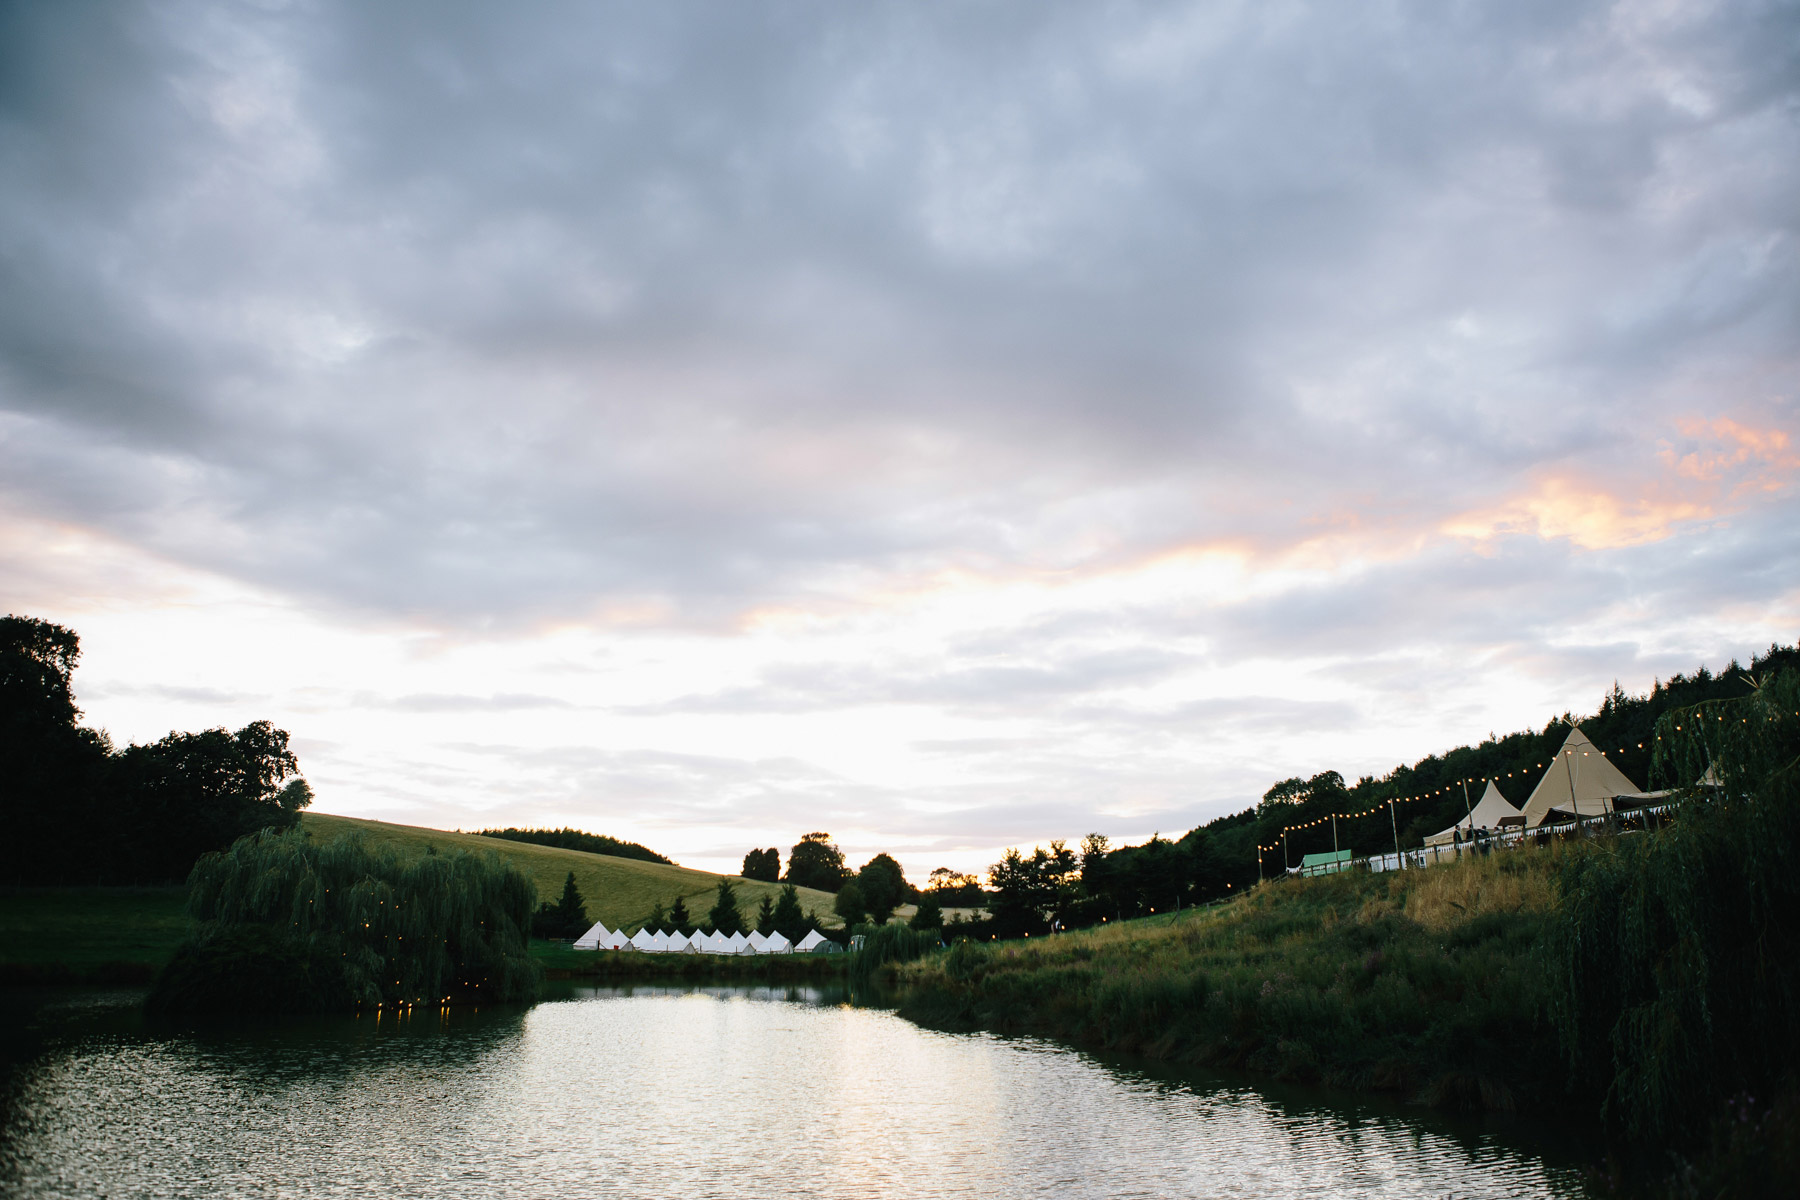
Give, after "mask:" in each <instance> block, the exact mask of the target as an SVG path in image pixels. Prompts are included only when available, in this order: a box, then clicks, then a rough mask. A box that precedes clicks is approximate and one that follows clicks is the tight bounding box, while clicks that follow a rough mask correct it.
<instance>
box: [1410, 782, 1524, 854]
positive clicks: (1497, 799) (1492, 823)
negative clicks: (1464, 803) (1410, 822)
mask: <svg viewBox="0 0 1800 1200" xmlns="http://www.w3.org/2000/svg"><path fill="white" fill-rule="evenodd" d="M1502 822H1505V823H1506V824H1509V825H1523V824H1524V823H1525V814H1524V813H1522V812H1520V811H1519V810H1518V809H1516V808H1514V807H1513V806H1512V805H1511V804H1510V803H1508V802H1507V799H1506V797H1505V796H1502V795H1501V794H1500V789H1499V788H1497V787H1495V786H1494V781H1493V780H1491V779H1490V780H1488V785H1487V791H1485V792H1483V793H1481V801H1480V802H1479V803H1478V804H1476V805H1475V808H1474V809H1473V810H1472V811H1471V812H1468V813H1465V814H1464V815H1463V819H1462V820H1460V821H1458V822H1457V823H1456V824H1454V825H1452V826H1451V827H1450V828H1448V829H1446V830H1444V831H1443V832H1442V833H1434V834H1432V835H1431V836H1430V837H1428V838H1426V839H1425V844H1426V845H1427V846H1448V845H1450V844H1451V843H1453V842H1455V841H1456V831H1457V830H1459V829H1460V830H1462V835H1463V837H1465V838H1467V837H1468V836H1469V834H1470V832H1471V831H1473V830H1476V829H1486V830H1490V831H1491V830H1495V829H1498V828H1500V825H1501V823H1502Z"/></svg>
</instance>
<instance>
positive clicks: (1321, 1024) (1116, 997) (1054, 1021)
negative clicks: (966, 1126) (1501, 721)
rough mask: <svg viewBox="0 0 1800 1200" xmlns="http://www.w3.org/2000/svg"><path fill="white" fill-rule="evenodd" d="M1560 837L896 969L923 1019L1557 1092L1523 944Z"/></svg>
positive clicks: (900, 993)
mask: <svg viewBox="0 0 1800 1200" xmlns="http://www.w3.org/2000/svg"><path fill="white" fill-rule="evenodd" d="M1560 857H1561V853H1560V851H1558V850H1557V849H1555V848H1546V849H1537V850H1529V851H1522V852H1511V853H1504V854H1496V855H1494V856H1492V857H1490V858H1483V859H1476V860H1471V861H1466V862H1463V863H1459V864H1454V865H1444V866H1439V867H1433V868H1430V869H1427V870H1423V871H1403V872H1392V873H1386V874H1373V875H1372V874H1367V873H1362V872H1352V873H1345V874H1342V875H1335V876H1326V877H1322V878H1317V879H1307V880H1284V881H1282V882H1280V883H1278V884H1266V885H1264V886H1261V887H1259V888H1257V889H1255V890H1254V891H1253V892H1251V893H1249V894H1248V895H1246V896H1244V897H1243V898H1242V899H1240V900H1236V901H1233V902H1230V903H1228V904H1224V905H1220V906H1217V907H1212V908H1202V909H1191V910H1188V911H1186V912H1181V913H1171V914H1165V915H1158V916H1154V917H1146V918H1140V919H1138V920H1132V921H1125V922H1115V923H1110V924H1108V925H1105V926H1101V927H1099V928H1095V929H1087V930H1081V931H1076V932H1071V933H1062V934H1057V935H1054V936H1050V937H1044V938H1029V939H1026V940H1023V941H1015V942H1002V943H994V944H991V945H984V944H976V943H961V944H958V945H957V946H956V947H954V948H953V949H952V950H951V952H950V953H948V954H940V955H933V956H929V957H927V958H925V959H922V960H920V961H917V962H913V963H908V964H905V965H903V966H900V967H898V968H897V969H895V970H894V972H893V974H892V977H891V982H892V984H893V985H894V986H895V987H896V988H897V997H896V998H897V1000H898V1003H899V1006H900V1011H901V1012H902V1013H903V1014H904V1015H907V1016H910V1017H913V1018H915V1019H917V1020H920V1021H922V1022H924V1023H927V1024H932V1025H940V1026H949V1027H961V1028H972V1027H981V1028H988V1029H996V1030H1002V1031H1014V1032H1030V1033H1038V1034H1048V1035H1050V1036H1053V1037H1058V1038H1063V1039H1067V1040H1069V1041H1073V1042H1076V1043H1079V1044H1085V1045H1091V1046H1096V1047H1104V1048H1107V1049H1111V1050H1121V1051H1132V1052H1137V1053H1141V1054H1146V1055H1149V1056H1152V1057H1156V1058H1165V1059H1171V1060H1178V1061H1186V1062H1194V1063H1204V1064H1212V1065H1220V1066H1234V1067H1245V1068H1249V1069H1252V1070H1257V1071H1262V1072H1267V1073H1270V1074H1273V1075H1276V1076H1278V1077H1280V1078H1284V1079H1290V1080H1295V1081H1303V1082H1326V1083H1333V1084H1337V1085H1340V1086H1349V1087H1353V1088H1358V1089H1376V1090H1394V1091H1399V1092H1403V1093H1407V1094H1411V1095H1417V1096H1419V1097H1420V1098H1421V1099H1424V1100H1426V1101H1427V1102H1429V1103H1432V1104H1435V1105H1439V1106H1443V1107H1448V1108H1475V1109H1480V1108H1488V1109H1502V1110H1513V1109H1516V1108H1523V1107H1535V1106H1538V1105H1541V1104H1544V1103H1545V1102H1553V1103H1558V1104H1560V1103H1565V1102H1566V1101H1564V1097H1563V1095H1562V1092H1563V1086H1562V1085H1563V1082H1564V1079H1565V1077H1566V1075H1567V1065H1566V1062H1565V1061H1564V1059H1563V1057H1562V1055H1561V1053H1560V1052H1559V1049H1558V1046H1557V1039H1556V1033H1555V1030H1554V1028H1553V1027H1552V1025H1551V1022H1550V1016H1549V1011H1548V1000H1549V995H1550V991H1549V980H1548V978H1547V975H1546V969H1545V965H1544V962H1543V960H1542V956H1541V955H1539V954H1538V953H1536V948H1537V947H1538V945H1539V944H1540V943H1541V941H1542V940H1543V938H1544V936H1545V934H1546V932H1547V930H1548V927H1549V924H1550V922H1551V920H1552V919H1553V917H1554V914H1555V910H1556V906H1557V893H1556V883H1555V873H1556V870H1557V864H1558V860H1559V858H1560Z"/></svg>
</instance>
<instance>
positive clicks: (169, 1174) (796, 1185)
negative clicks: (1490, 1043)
mask: <svg viewBox="0 0 1800 1200" xmlns="http://www.w3.org/2000/svg"><path fill="white" fill-rule="evenodd" d="M844 1000H845V996H844V994H843V993H842V992H840V991H835V990H832V989H820V988H816V987H800V986H795V987H773V988H701V987H662V986H656V987H648V986H633V987H621V988H609V989H601V988H582V987H569V988H566V989H565V990H564V991H562V992H561V993H559V995H558V996H557V997H556V998H555V999H554V1000H553V1001H552V1002H549V1003H545V1004H540V1005H538V1006H537V1007H535V1008H533V1009H530V1010H497V1011H486V1012H467V1011H455V1012H451V1013H449V1014H444V1015H441V1016H440V1015H439V1014H436V1013H429V1014H417V1013H415V1015H414V1016H413V1017H412V1018H411V1019H410V1020H408V1019H402V1020H400V1021H398V1022H396V1021H394V1020H393V1019H392V1018H383V1020H381V1021H379V1022H377V1021H375V1020H374V1019H372V1018H367V1017H365V1018H362V1019H360V1020H345V1019H328V1020H323V1019H322V1020H301V1021H281V1022H275V1023H269V1022H256V1023H252V1024H243V1025H238V1026H224V1027H209V1028H208V1029H206V1030H204V1031H166V1030H156V1029H151V1028H146V1027H144V1026H143V1025H142V1023H141V1022H139V1021H138V1020H137V1019H136V1018H135V1015H134V1014H133V1013H132V1010H131V1009H130V1008H129V1007H128V1005H126V1004H123V1003H118V1002H115V1003H113V1004H112V1005H110V1006H107V1005H105V1004H102V1005H99V1006H98V1007H96V1006H94V1005H92V1004H91V1003H90V1004H89V1006H88V1007H86V1008H78V1007H70V1006H67V1005H65V1006H62V1007H55V1006H52V1007H51V1008H49V1009H46V1010H43V1011H42V1012H40V1014H39V1015H38V1017H37V1019H36V1024H35V1025H34V1026H32V1028H34V1029H36V1030H37V1031H38V1034H37V1041H35V1042H34V1043H33V1044H32V1046H31V1048H29V1049H28V1050H27V1051H26V1052H24V1053H23V1056H22V1058H20V1056H18V1055H15V1059H16V1061H14V1062H13V1064H12V1066H11V1067H9V1068H8V1070H7V1077H6V1080H5V1085H4V1096H5V1097H6V1099H5V1106H4V1110H3V1111H0V1122H3V1124H0V1192H4V1193H5V1194H8V1195H24V1196H44V1197H49V1196H86V1195H99V1194H109V1195H121V1194H124V1195H132V1194H171V1193H173V1194H184V1195H187V1194H191V1195H233V1196H239V1195H241V1196H262V1195H271V1196H273V1195H300V1194H306V1195H338V1194H346V1195H347V1194H381V1195H389V1196H442V1197H460V1196H471V1197H474V1196H482V1197H485V1196H491V1195H497V1194H507V1195H533V1196H548V1197H561V1196H584V1197H585V1196H696V1197H699V1196H717V1197H742V1196H789V1195H794V1196H830V1197H846V1196H877V1195H879V1196H1021V1197H1023V1196H1209V1197H1210V1196H1269V1195H1343V1196H1358V1195H1364V1196H1376V1195H1380V1196H1411V1195H1417V1196H1442V1195H1445V1194H1454V1195H1458V1196H1475V1197H1485V1196H1539V1195H1573V1194H1576V1192H1577V1188H1576V1185H1575V1182H1574V1178H1573V1172H1572V1171H1570V1170H1569V1169H1568V1168H1567V1167H1565V1166H1558V1165H1553V1164H1547V1163H1546V1162H1545V1161H1544V1160H1543V1158H1542V1157H1540V1156H1538V1155H1536V1154H1533V1153H1529V1152H1527V1151H1526V1150H1525V1149H1522V1148H1521V1145H1520V1143H1519V1139H1518V1138H1517V1137H1511V1138H1509V1137H1508V1136H1506V1135H1504V1134H1503V1133H1495V1132H1491V1131H1484V1130H1481V1129H1479V1128H1473V1127H1471V1128H1456V1127H1451V1126H1445V1125H1442V1124H1441V1123H1432V1122H1429V1121H1422V1120H1420V1119H1419V1118H1418V1117H1417V1116H1416V1114H1415V1115H1408V1114H1405V1113H1402V1112H1399V1111H1397V1110H1396V1111H1386V1110H1382V1109H1379V1108H1370V1107H1368V1106H1361V1105H1359V1106H1357V1107H1355V1108H1352V1109H1345V1108H1342V1107H1336V1106H1333V1105H1330V1104H1327V1103H1322V1102H1320V1101H1319V1100H1318V1099H1317V1098H1316V1096H1312V1095H1304V1094H1300V1093H1291V1094H1283V1093H1279V1092H1270V1091H1268V1090H1265V1089H1256V1090H1252V1089H1250V1088H1247V1087H1243V1086H1236V1085H1230V1084H1225V1083H1222V1082H1221V1081H1218V1080H1216V1079H1207V1078H1204V1077H1196V1076H1184V1075H1180V1074H1174V1073H1158V1072H1151V1071H1147V1070H1145V1069H1143V1068H1141V1067H1135V1066H1132V1065H1129V1064H1124V1063H1113V1062H1101V1061H1098V1060H1096V1059H1094V1058H1092V1057H1091V1056H1086V1055H1081V1054H1077V1053H1074V1052H1071V1051H1069V1050H1067V1049H1066V1048H1062V1047H1058V1046H1054V1045H1050V1044H1047V1043H1042V1042H1036V1041H1031V1040H1019V1039H1003V1038H997V1037H992V1036H988V1035H980V1034H977V1035H961V1034H945V1033H936V1032H932V1031H929V1030H923V1029H919V1028H917V1027H916V1026H913V1025H911V1024H908V1023H907V1022H905V1021H902V1020H900V1019H899V1018H897V1017H894V1016H893V1015H892V1014H889V1013H886V1012H879V1011H871V1010H867V1009H859V1008H854V1007H850V1006H848V1005H847V1004H845V1003H844Z"/></svg>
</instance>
